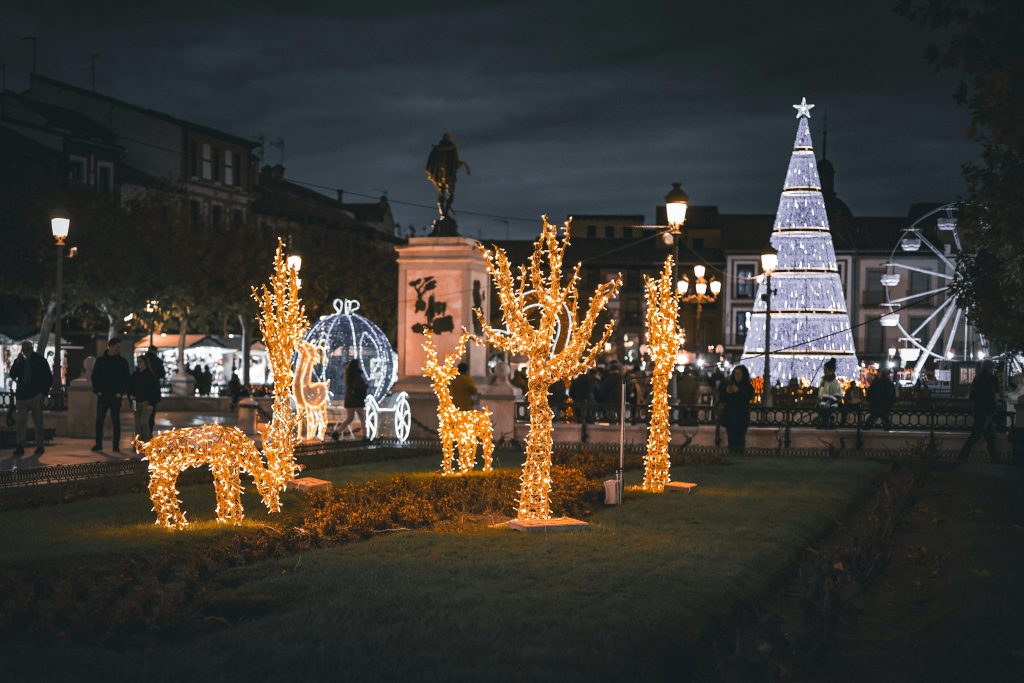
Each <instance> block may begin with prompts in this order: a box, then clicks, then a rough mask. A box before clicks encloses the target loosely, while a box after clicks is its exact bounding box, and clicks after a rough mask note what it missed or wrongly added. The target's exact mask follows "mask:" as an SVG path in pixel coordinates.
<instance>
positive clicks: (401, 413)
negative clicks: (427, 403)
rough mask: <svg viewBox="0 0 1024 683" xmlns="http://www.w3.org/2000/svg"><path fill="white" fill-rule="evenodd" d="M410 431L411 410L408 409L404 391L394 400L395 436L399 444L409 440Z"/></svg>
mask: <svg viewBox="0 0 1024 683" xmlns="http://www.w3.org/2000/svg"><path fill="white" fill-rule="evenodd" d="M411 430H412V408H410V407H409V395H408V394H406V393H405V392H404V391H403V392H401V393H400V394H398V396H397V397H396V398H395V436H396V437H398V441H399V443H405V442H406V441H408V440H409V432H410V431H411Z"/></svg>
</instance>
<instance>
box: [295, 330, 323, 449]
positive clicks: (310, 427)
mask: <svg viewBox="0 0 1024 683" xmlns="http://www.w3.org/2000/svg"><path fill="white" fill-rule="evenodd" d="M296 351H298V354H299V358H298V361H297V362H296V363H295V380H294V381H293V382H292V392H293V393H294V394H295V405H296V407H297V408H298V418H299V438H300V439H316V440H322V439H323V438H324V436H325V435H326V434H327V399H328V393H327V390H328V383H327V382H314V381H313V366H314V365H316V364H317V363H323V364H324V365H326V364H327V352H326V351H325V350H324V348H323V347H322V346H320V345H317V344H312V343H310V342H308V341H306V340H304V339H300V340H299V343H298V347H297V348H296Z"/></svg>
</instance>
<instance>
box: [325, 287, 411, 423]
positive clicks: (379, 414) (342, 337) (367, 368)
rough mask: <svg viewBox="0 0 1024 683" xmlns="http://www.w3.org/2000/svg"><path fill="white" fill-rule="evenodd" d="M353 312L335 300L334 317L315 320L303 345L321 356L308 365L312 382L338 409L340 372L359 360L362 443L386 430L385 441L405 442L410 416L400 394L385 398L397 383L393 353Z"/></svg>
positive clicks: (349, 303)
mask: <svg viewBox="0 0 1024 683" xmlns="http://www.w3.org/2000/svg"><path fill="white" fill-rule="evenodd" d="M358 310H359V302H358V301H355V300H352V299H344V300H343V299H335V300H334V311H335V313H334V314H333V315H327V316H324V317H322V318H320V320H318V321H317V322H316V324H314V325H313V327H311V328H310V330H309V332H307V333H306V337H305V340H306V341H307V342H310V343H311V344H314V345H316V346H317V347H319V348H320V349H322V351H323V354H324V355H323V356H322V357H321V358H320V359H319V360H318V362H317V363H315V364H314V365H313V368H312V379H313V380H315V381H317V382H323V383H326V384H327V385H328V402H329V405H333V406H341V405H342V401H343V400H344V398H345V368H346V367H347V366H348V363H349V361H352V360H358V361H359V365H360V367H361V368H362V370H363V377H364V378H365V379H366V384H367V387H368V388H367V391H366V419H365V422H364V424H363V430H364V434H365V436H366V438H367V439H369V440H370V441H373V440H375V439H376V438H377V437H378V436H384V435H385V434H384V432H385V429H384V428H385V427H389V428H390V429H389V430H388V431H389V432H390V433H388V434H387V436H389V437H393V438H395V439H398V441H401V442H404V441H406V440H407V439H408V438H409V432H410V429H411V427H412V410H411V408H410V407H409V396H408V394H406V393H405V392H404V391H401V392H398V393H397V394H389V393H388V392H390V391H391V387H392V386H394V384H395V381H396V380H397V369H398V364H397V362H396V360H397V359H396V355H395V352H394V350H393V349H392V348H391V342H390V341H388V338H387V335H385V334H384V332H383V331H382V330H381V329H380V328H379V327H377V325H375V324H374V323H373V322H372V321H370V320H368V319H366V318H364V317H363V316H361V315H359V314H358V313H357V311H358ZM323 358H326V359H327V362H326V363H324V362H323ZM335 421H336V420H331V422H335Z"/></svg>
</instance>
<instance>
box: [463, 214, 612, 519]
mask: <svg viewBox="0 0 1024 683" xmlns="http://www.w3.org/2000/svg"><path fill="white" fill-rule="evenodd" d="M543 220H544V227H543V230H542V232H541V235H540V237H539V238H538V239H537V241H536V242H534V244H533V254H532V256H530V261H529V264H527V265H525V266H520V267H519V269H518V276H513V274H512V264H511V263H510V262H509V260H508V254H506V253H505V251H504V250H503V249H501V248H500V247H495V248H494V249H493V251H490V250H487V249H484V248H483V247H481V252H482V253H483V255H484V258H485V259H486V260H487V270H488V272H489V273H490V275H491V278H492V279H493V281H494V286H495V288H496V289H497V292H498V303H499V305H500V307H501V313H502V318H503V319H504V323H505V326H506V328H507V329H498V328H494V327H490V326H489V325H488V324H487V319H486V317H485V316H484V314H483V311H481V310H480V309H477V310H476V315H477V318H478V319H479V321H480V327H481V329H482V338H481V339H479V340H478V341H479V342H480V343H483V344H488V345H490V346H493V347H494V348H496V349H501V350H503V351H508V352H509V353H514V354H522V355H524V356H526V357H527V360H528V362H529V369H528V382H529V384H528V386H527V392H526V394H527V398H528V400H529V403H530V434H529V436H527V438H526V462H524V463H523V474H522V478H521V479H522V485H521V486H520V489H519V506H518V510H517V518H518V519H520V520H524V521H525V520H542V519H550V518H551V505H550V501H549V497H550V493H551V437H552V431H553V426H552V418H553V415H552V412H551V406H550V405H549V404H548V390H549V388H550V387H551V385H552V384H554V383H555V382H561V381H564V380H567V379H571V378H573V377H576V376H577V375H580V374H582V373H584V372H586V371H587V370H589V369H590V368H592V367H594V365H595V364H596V363H597V357H598V355H599V354H600V353H601V351H602V350H603V349H604V345H605V343H606V342H607V341H608V339H609V338H610V337H611V334H612V327H613V325H614V321H612V322H609V323H608V324H607V325H605V328H604V332H603V334H601V335H600V338H599V339H598V340H597V341H596V342H595V343H593V344H591V343H590V337H591V334H592V333H593V331H594V327H595V326H596V324H597V318H598V316H599V315H600V314H601V312H602V311H604V310H605V307H606V306H607V304H608V300H609V299H611V298H612V297H614V296H615V295H616V294H617V293H618V290H619V286H620V284H621V278H620V277H617V278H615V279H614V280H611V281H609V282H605V283H603V284H601V285H599V286H598V287H597V289H596V290H595V291H594V294H593V296H592V297H591V298H590V303H589V306H588V308H587V314H586V315H585V316H584V317H583V318H582V319H580V318H579V317H578V316H577V307H578V304H579V294H578V292H577V285H578V283H579V278H580V264H578V263H577V264H576V267H575V269H574V270H573V272H572V275H571V277H570V278H569V280H568V282H567V283H565V284H563V282H562V265H563V259H564V257H565V251H566V249H567V248H568V247H569V226H570V222H569V221H566V223H565V225H564V226H563V227H562V231H563V233H562V234H563V237H562V238H561V240H560V239H559V237H558V227H557V226H556V225H553V224H551V223H548V219H547V216H544V217H543ZM527 294H529V296H527ZM565 309H568V311H569V314H570V315H568V316H566V314H565ZM566 318H568V319H566ZM560 324H561V325H563V326H564V325H567V326H568V327H567V329H564V328H563V327H560ZM560 329H561V330H562V334H561V336H559V330H560Z"/></svg>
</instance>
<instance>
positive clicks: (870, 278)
mask: <svg viewBox="0 0 1024 683" xmlns="http://www.w3.org/2000/svg"><path fill="white" fill-rule="evenodd" d="M883 275H885V271H884V270H882V269H879V268H868V269H867V272H866V273H865V277H866V278H867V282H865V283H864V284H865V287H866V288H865V290H864V305H865V306H878V305H879V304H881V303H882V302H883V301H885V287H883V286H882V276H883ZM869 327H877V325H869Z"/></svg>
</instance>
